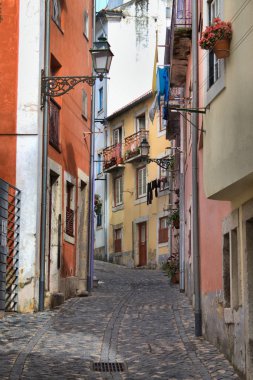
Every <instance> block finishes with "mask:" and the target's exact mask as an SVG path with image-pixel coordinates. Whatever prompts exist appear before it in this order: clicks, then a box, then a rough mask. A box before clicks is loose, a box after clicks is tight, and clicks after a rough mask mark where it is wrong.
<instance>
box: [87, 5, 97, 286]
mask: <svg viewBox="0 0 253 380" xmlns="http://www.w3.org/2000/svg"><path fill="white" fill-rule="evenodd" d="M95 25H96V0H94V1H93V41H95V38H96V34H95ZM93 75H94V70H93ZM95 93H96V86H93V87H92V104H91V134H90V181H89V183H90V186H89V226H88V257H87V290H88V292H89V293H90V292H91V289H92V288H93V272H94V187H95V177H94V152H95V133H94V132H95V120H94V119H95Z"/></svg>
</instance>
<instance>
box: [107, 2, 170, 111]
mask: <svg viewBox="0 0 253 380" xmlns="http://www.w3.org/2000/svg"><path fill="white" fill-rule="evenodd" d="M171 4H172V1H171V0H152V1H150V0H141V1H132V2H127V4H125V5H122V6H121V7H118V8H116V10H122V12H123V17H122V18H121V20H120V21H114V20H113V19H110V18H109V19H108V41H109V42H110V45H111V49H112V52H113V53H114V58H113V60H112V65H111V70H110V75H109V76H110V78H111V79H110V81H109V83H108V115H110V114H112V113H113V112H114V111H115V110H117V109H119V108H121V107H122V106H124V105H125V104H128V103H129V102H131V101H132V100H133V99H136V98H138V97H139V96H141V95H142V94H144V93H146V92H147V91H149V90H150V89H151V87H152V77H153V66H154V56H155V42H156V30H157V31H158V45H161V47H159V48H158V61H159V64H163V62H164V45H165V34H166V26H169V25H170V18H167V19H166V7H171V6H172V5H171ZM162 45H163V46H162ZM119 93H120V96H119Z"/></svg>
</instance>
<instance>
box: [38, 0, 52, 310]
mask: <svg viewBox="0 0 253 380" xmlns="http://www.w3.org/2000/svg"><path fill="white" fill-rule="evenodd" d="M49 62H50V0H46V9H45V58H44V72H45V76H49ZM42 144H43V147H42V191H41V198H42V199H41V237H40V278H39V311H43V310H44V292H45V252H46V222H47V220H46V219H47V169H48V96H45V105H44V108H43V143H42Z"/></svg>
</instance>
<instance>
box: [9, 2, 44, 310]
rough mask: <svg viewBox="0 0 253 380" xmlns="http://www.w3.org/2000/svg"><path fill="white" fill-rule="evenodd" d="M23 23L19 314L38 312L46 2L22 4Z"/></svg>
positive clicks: (19, 113) (19, 127) (19, 123)
mask: <svg viewBox="0 0 253 380" xmlns="http://www.w3.org/2000/svg"><path fill="white" fill-rule="evenodd" d="M19 12H20V19H19V57H18V60H19V69H18V102H17V133H18V134H20V135H19V136H18V137H17V159H16V167H17V174H16V186H17V187H18V188H19V189H20V190H21V202H22V203H21V221H20V253H19V255H20V256H19V257H20V261H19V268H20V270H19V300H18V302H19V311H22V312H27V311H32V310H33V309H34V308H35V309H36V305H37V301H38V293H37V286H38V283H37V279H38V275H39V257H38V256H37V252H38V246H39V238H38V237H39V229H40V225H39V219H38V218H39V215H40V188H41V184H40V178H41V157H40V153H41V145H40V144H41V133H42V131H41V129H42V128H41V126H42V112H41V110H40V75H41V68H42V63H43V51H44V49H43V41H44V13H45V12H44V2H42V1H40V0H22V1H21V2H20V8H19Z"/></svg>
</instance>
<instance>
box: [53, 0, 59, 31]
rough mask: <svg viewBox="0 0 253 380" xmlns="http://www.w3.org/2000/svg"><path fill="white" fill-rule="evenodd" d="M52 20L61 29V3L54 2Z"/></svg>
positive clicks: (55, 0) (56, 0) (57, 0)
mask: <svg viewBox="0 0 253 380" xmlns="http://www.w3.org/2000/svg"><path fill="white" fill-rule="evenodd" d="M52 19H53V20H54V22H55V23H56V24H57V25H58V26H59V27H61V1H60V0H53V8H52Z"/></svg>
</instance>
